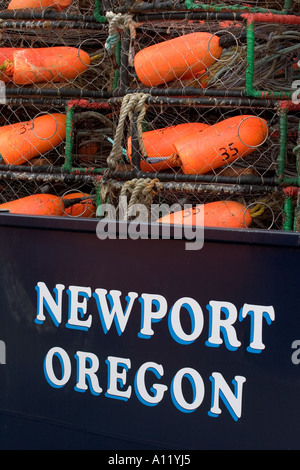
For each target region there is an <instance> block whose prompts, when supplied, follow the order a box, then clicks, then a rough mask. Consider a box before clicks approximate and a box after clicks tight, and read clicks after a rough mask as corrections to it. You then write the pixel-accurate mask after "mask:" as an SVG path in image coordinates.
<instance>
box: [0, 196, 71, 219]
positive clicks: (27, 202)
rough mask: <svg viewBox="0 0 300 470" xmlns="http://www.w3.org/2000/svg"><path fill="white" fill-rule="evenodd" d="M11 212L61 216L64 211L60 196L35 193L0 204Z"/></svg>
mask: <svg viewBox="0 0 300 470" xmlns="http://www.w3.org/2000/svg"><path fill="white" fill-rule="evenodd" d="M0 209H6V210H8V211H9V212H10V213H11V214H23V215H49V216H60V215H62V213H63V210H62V207H61V204H60V197H58V196H55V195H53V194H33V195H31V196H26V197H23V198H20V199H15V200H14V201H10V202H5V203H4V204H0Z"/></svg>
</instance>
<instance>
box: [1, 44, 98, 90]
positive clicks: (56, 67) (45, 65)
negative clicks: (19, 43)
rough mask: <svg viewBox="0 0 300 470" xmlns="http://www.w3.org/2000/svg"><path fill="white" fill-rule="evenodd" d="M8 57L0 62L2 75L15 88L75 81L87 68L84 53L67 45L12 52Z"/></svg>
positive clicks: (88, 58)
mask: <svg viewBox="0 0 300 470" xmlns="http://www.w3.org/2000/svg"><path fill="white" fill-rule="evenodd" d="M9 57H10V59H6V60H4V61H3V62H2V74H3V75H5V76H6V78H7V79H10V80H11V81H13V82H14V83H15V84H16V85H31V84H33V83H45V82H50V81H52V82H65V81H67V80H74V78H76V77H77V76H78V75H79V74H81V73H82V72H84V71H85V70H87V68H88V67H89V65H90V57H89V55H88V54H87V53H86V52H84V51H82V50H81V49H77V48H76V47H67V46H58V47H41V48H36V49H14V50H13V52H12V57H11V53H10V54H9ZM0 66H1V64H0ZM0 70H1V69H0Z"/></svg>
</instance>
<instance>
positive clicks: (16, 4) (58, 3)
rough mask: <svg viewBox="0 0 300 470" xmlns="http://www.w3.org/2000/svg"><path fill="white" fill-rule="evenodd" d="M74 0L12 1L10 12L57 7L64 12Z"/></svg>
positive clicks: (9, 6)
mask: <svg viewBox="0 0 300 470" xmlns="http://www.w3.org/2000/svg"><path fill="white" fill-rule="evenodd" d="M71 3H72V0H11V2H10V3H9V5H8V7H7V8H8V10H23V9H26V8H48V7H55V8H56V10H57V11H62V10H64V9H65V8H67V7H68V6H69V5H71Z"/></svg>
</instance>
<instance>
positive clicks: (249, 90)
mask: <svg viewBox="0 0 300 470" xmlns="http://www.w3.org/2000/svg"><path fill="white" fill-rule="evenodd" d="M145 11H146V10H145ZM283 11H284V12H286V10H283ZM132 18H133V20H134V21H135V22H136V23H137V24H142V23H144V22H155V21H157V22H158V23H159V22H161V21H164V22H170V24H171V23H172V21H176V20H180V21H182V20H187V21H191V20H194V21H206V22H209V21H215V20H216V21H232V22H242V23H244V24H245V27H246V33H245V35H244V36H245V37H243V38H240V39H241V40H242V42H243V43H245V44H246V58H245V72H244V77H243V81H244V89H241V90H240V89H239V90H235V89H234V88H232V87H231V88H230V89H218V88H216V87H215V88H214V87H213V86H211V87H209V88H204V89H203V88H197V87H193V86H183V87H181V88H176V87H175V86H174V87H172V88H168V87H165V88H160V87H155V86H154V87H146V86H141V85H140V86H137V87H135V88H134V89H132V88H131V87H130V79H129V73H128V66H129V60H128V58H129V53H130V44H131V42H132V38H131V36H130V31H129V29H125V30H124V31H123V33H122V40H121V58H120V85H119V88H118V90H116V91H115V93H114V95H117V94H119V95H123V94H126V93H130V92H133V91H134V92H141V91H142V92H144V93H150V94H152V95H163V96H165V95H167V96H234V97H243V96H249V97H253V98H261V97H268V98H269V99H291V97H292V94H293V92H292V91H281V90H274V91H269V90H258V89H255V88H254V86H253V80H254V76H255V75H254V74H255V58H254V48H255V40H256V37H255V25H256V24H273V25H276V24H278V25H280V24H281V25H282V24H283V25H288V26H290V25H294V26H298V25H299V24H300V16H298V15H295V14H282V13H279V12H275V13H270V12H264V13H261V12H255V10H254V12H250V11H247V10H246V11H245V12H243V10H238V9H237V11H234V12H233V11H203V10H202V11H201V9H200V8H199V10H198V9H196V10H188V11H168V12H167V11H159V9H158V10H156V11H150V12H147V13H144V12H143V9H138V12H137V13H135V14H133V16H132ZM291 88H292V84H291Z"/></svg>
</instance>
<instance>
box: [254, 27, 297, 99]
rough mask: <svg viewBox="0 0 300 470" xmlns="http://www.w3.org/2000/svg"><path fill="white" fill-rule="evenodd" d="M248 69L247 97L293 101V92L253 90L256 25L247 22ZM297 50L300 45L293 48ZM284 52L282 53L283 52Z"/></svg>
mask: <svg viewBox="0 0 300 470" xmlns="http://www.w3.org/2000/svg"><path fill="white" fill-rule="evenodd" d="M246 38H247V58H246V60H247V68H246V85H245V92H246V95H247V96H250V97H252V98H263V97H264V98H267V97H271V98H274V99H279V100H280V99H286V100H288V99H291V98H292V92H288V91H287V92H282V91H266V90H254V88H253V78H254V46H255V24H254V21H251V22H249V21H247V30H246ZM293 47H295V48H297V47H298V45H296V46H293ZM281 52H282V51H281Z"/></svg>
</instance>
